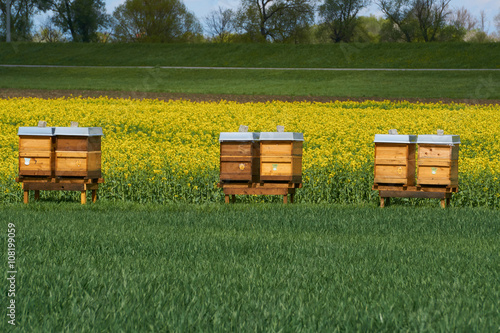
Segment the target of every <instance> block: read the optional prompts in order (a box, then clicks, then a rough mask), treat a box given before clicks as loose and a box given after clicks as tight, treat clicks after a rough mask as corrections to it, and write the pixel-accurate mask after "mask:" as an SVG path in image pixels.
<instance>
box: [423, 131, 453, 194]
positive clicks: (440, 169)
mask: <svg viewBox="0 0 500 333" xmlns="http://www.w3.org/2000/svg"><path fill="white" fill-rule="evenodd" d="M417 143H418V171H417V183H418V184H419V185H447V186H458V152H459V145H460V136H459V135H419V136H418V138H417Z"/></svg>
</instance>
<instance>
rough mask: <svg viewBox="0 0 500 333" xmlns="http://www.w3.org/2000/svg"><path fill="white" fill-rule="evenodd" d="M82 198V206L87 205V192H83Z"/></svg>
mask: <svg viewBox="0 0 500 333" xmlns="http://www.w3.org/2000/svg"><path fill="white" fill-rule="evenodd" d="M80 197H81V202H82V205H85V204H86V203H87V191H82V194H81V196H80Z"/></svg>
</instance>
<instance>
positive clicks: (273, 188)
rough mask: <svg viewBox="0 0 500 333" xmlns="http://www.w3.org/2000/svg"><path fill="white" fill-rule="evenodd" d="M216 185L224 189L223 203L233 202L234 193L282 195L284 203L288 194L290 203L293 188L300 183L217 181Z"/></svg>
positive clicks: (292, 200) (292, 196) (297, 186)
mask: <svg viewBox="0 0 500 333" xmlns="http://www.w3.org/2000/svg"><path fill="white" fill-rule="evenodd" d="M218 186H219V187H220V188H222V190H223V191H224V202H225V203H229V202H232V203H234V202H235V201H236V195H282V196H283V203H284V204H286V203H288V195H290V203H293V202H294V197H295V190H296V189H298V188H302V184H296V183H219V184H218ZM230 197H231V200H230Z"/></svg>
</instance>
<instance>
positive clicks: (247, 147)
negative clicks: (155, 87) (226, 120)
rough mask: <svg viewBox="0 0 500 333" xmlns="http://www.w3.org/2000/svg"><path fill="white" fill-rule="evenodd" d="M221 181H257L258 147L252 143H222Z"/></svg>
mask: <svg viewBox="0 0 500 333" xmlns="http://www.w3.org/2000/svg"><path fill="white" fill-rule="evenodd" d="M219 178H220V180H221V181H227V182H231V181H247V182H252V181H253V182H258V181H259V145H258V143H254V142H222V143H221V145H220V177H219Z"/></svg>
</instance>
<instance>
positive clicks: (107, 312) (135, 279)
mask: <svg viewBox="0 0 500 333" xmlns="http://www.w3.org/2000/svg"><path fill="white" fill-rule="evenodd" d="M0 216H1V217H0V221H1V228H2V230H3V231H2V233H1V238H0V239H1V247H2V248H4V249H5V248H6V237H7V236H6V235H7V223H8V222H12V223H15V225H16V249H17V268H18V275H17V278H18V281H17V286H16V287H17V289H18V293H17V294H16V304H17V319H18V326H17V328H18V330H20V331H66V332H72V331H89V330H94V331H117V330H119V329H123V330H125V331H150V330H151V331H167V330H173V331H190V330H200V331H207V330H244V331H264V330H265V331H278V330H280V329H285V331H329V332H331V331H347V330H351V331H352V330H355V331H391V332H392V331H395V330H404V331H482V332H485V331H495V330H497V329H498V318H499V316H500V310H499V309H500V290H499V289H498V274H499V264H500V259H499V257H498V253H499V250H500V245H499V244H498V236H499V233H500V218H499V217H498V212H496V211H491V210H484V209H454V208H453V209H448V210H441V209H431V208H413V207H404V206H392V207H389V208H387V209H383V210H381V209H378V208H376V207H371V206H360V207H353V206H350V207H345V206H344V207H341V206H319V205H288V206H283V205H280V204H264V205H250V204H236V205H200V206H190V205H183V206H139V205H132V204H127V205H116V204H110V203H105V202H104V203H103V202H101V203H98V204H95V205H88V206H80V205H79V204H77V203H74V204H73V203H63V204H56V203H48V202H40V203H33V204H30V205H29V206H22V205H19V204H17V205H3V206H0ZM6 285H7V284H6V282H5V280H4V282H3V283H2V284H1V287H0V290H1V292H2V294H4V295H5V294H6V291H5V287H6ZM2 304H5V303H2ZM4 309H5V307H4ZM6 326H7V323H6V320H5V319H4V320H2V321H1V323H0V330H2V331H5V328H6Z"/></svg>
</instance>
